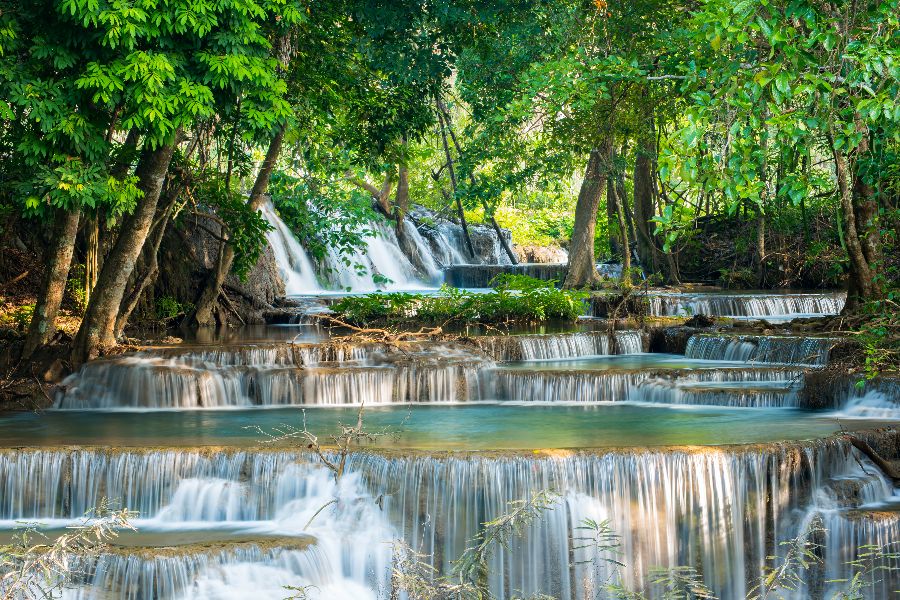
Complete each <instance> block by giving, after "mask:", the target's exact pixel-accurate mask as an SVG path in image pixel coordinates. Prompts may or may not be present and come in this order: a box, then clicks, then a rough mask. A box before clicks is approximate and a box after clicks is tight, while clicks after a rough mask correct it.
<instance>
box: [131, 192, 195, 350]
mask: <svg viewBox="0 0 900 600" xmlns="http://www.w3.org/2000/svg"><path fill="white" fill-rule="evenodd" d="M167 188H168V189H167V190H166V194H165V202H164V203H163V205H160V206H159V208H158V210H157V214H156V218H155V219H154V222H153V226H152V228H151V230H150V234H149V235H148V236H147V242H146V243H145V244H144V249H143V251H142V252H141V257H140V261H139V265H138V267H137V268H136V269H135V277H134V278H133V279H134V283H133V284H132V286H131V288H130V289H129V291H128V293H126V294H125V296H124V298H123V300H122V306H121V307H120V308H119V316H118V317H116V337H117V338H118V337H120V336H121V335H122V332H123V331H125V326H126V325H127V324H128V319H130V318H131V313H133V312H134V309H135V308H137V305H138V302H140V300H141V296H142V295H143V293H144V290H146V289H147V287H149V286H152V285H153V283H154V282H155V281H156V276H157V275H158V274H159V260H158V255H159V247H160V245H161V244H162V240H163V237H164V236H165V233H166V228H167V227H168V225H169V218H170V217H171V216H172V209H173V208H174V207H175V202H176V201H177V200H178V196H179V195H180V193H181V190H182V189H183V188H182V186H181V185H175V184H173V183H172V182H171V181H170V182H169V184H168V186H167Z"/></svg>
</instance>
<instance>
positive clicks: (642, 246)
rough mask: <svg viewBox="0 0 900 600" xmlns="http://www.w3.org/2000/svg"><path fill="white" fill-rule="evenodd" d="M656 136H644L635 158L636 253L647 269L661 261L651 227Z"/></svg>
mask: <svg viewBox="0 0 900 600" xmlns="http://www.w3.org/2000/svg"><path fill="white" fill-rule="evenodd" d="M655 145H656V144H655V140H653V139H652V138H651V137H647V138H646V139H644V140H641V141H640V142H639V143H638V145H637V152H636V153H635V158H634V221H635V229H636V231H637V253H638V258H640V260H641V265H642V266H643V267H644V269H645V270H647V271H648V274H649V273H657V272H659V271H661V270H662V261H661V257H660V256H659V252H658V250H657V248H656V243H655V241H654V239H653V237H654V236H653V233H652V230H651V227H653V225H652V221H651V219H652V218H653V217H654V216H655V215H656V211H655V209H654V203H655V202H654V200H655V199H654V193H653V191H654V187H653V186H654V183H655V180H654V178H653V155H655V153H656V152H655Z"/></svg>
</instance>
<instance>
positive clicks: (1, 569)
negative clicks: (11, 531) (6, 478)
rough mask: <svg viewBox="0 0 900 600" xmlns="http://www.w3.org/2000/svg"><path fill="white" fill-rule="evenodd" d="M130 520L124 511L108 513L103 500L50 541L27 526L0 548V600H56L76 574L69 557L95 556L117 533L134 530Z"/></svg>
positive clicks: (34, 528)
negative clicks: (80, 519) (76, 522)
mask: <svg viewBox="0 0 900 600" xmlns="http://www.w3.org/2000/svg"><path fill="white" fill-rule="evenodd" d="M134 516H135V513H133V512H132V511H129V510H127V509H121V510H112V509H111V508H110V503H109V501H107V500H103V501H102V502H101V503H100V505H99V506H97V507H96V508H94V509H93V510H91V511H89V512H88V513H87V515H85V517H84V519H82V521H81V522H80V523H78V524H76V525H72V526H70V527H67V528H66V533H64V534H62V535H60V536H59V537H57V538H56V539H54V540H50V539H48V538H47V536H45V535H44V534H43V533H41V531H40V529H39V526H38V525H37V524H30V525H27V526H26V527H24V528H23V529H21V530H20V531H19V532H18V534H17V535H16V536H14V537H13V539H12V541H10V542H9V543H8V544H4V545H0V597H2V598H16V599H24V600H30V599H32V598H35V599H36V598H55V597H57V594H58V592H60V591H61V589H62V588H63V587H65V586H66V585H67V584H68V583H69V582H70V581H71V580H72V579H73V577H74V576H76V575H77V574H78V573H77V571H78V569H77V568H75V567H73V563H72V560H73V557H76V556H77V557H85V556H96V555H98V554H99V553H100V552H101V551H102V550H103V549H105V548H106V547H107V545H108V543H109V542H110V541H112V540H114V539H115V538H116V537H118V534H119V533H118V532H119V530H121V529H130V530H134V527H133V526H132V525H131V523H130V520H131V519H133V518H134ZM37 538H44V539H45V540H46V541H45V542H41V541H39V540H38V539H37Z"/></svg>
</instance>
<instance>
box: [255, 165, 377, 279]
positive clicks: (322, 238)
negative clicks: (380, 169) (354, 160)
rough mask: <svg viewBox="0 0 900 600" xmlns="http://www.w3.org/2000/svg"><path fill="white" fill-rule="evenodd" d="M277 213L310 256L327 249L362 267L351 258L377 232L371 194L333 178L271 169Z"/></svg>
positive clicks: (320, 254)
mask: <svg viewBox="0 0 900 600" xmlns="http://www.w3.org/2000/svg"><path fill="white" fill-rule="evenodd" d="M269 192H270V194H271V196H272V203H273V204H274V206H275V208H276V210H277V211H278V214H279V215H280V216H281V218H282V219H283V220H284V222H285V223H286V224H287V226H288V227H289V228H290V229H291V231H292V232H293V233H294V235H296V236H297V238H298V239H299V240H300V241H301V242H302V244H303V246H304V248H305V249H306V250H307V252H309V253H310V254H311V255H312V256H314V257H316V258H317V259H322V258H323V257H324V256H325V255H326V254H328V253H329V251H334V252H336V253H337V254H338V255H339V256H341V257H342V260H343V262H344V266H345V267H347V268H353V269H356V270H357V271H360V270H364V269H365V267H363V266H362V265H359V264H357V263H355V262H354V261H353V260H352V257H353V255H354V254H355V253H356V252H358V251H359V250H361V249H363V248H365V245H366V241H365V239H366V238H367V237H372V236H376V235H378V230H377V229H376V228H375V224H376V223H377V222H378V221H379V220H380V219H381V217H380V216H379V215H377V214H376V213H375V211H374V210H373V209H372V201H371V197H369V196H368V195H367V194H365V193H361V192H360V191H358V190H356V189H354V188H347V187H346V184H344V186H343V187H342V186H341V185H340V184H339V183H338V182H337V181H334V180H332V181H331V182H330V183H321V182H317V181H313V180H311V179H308V178H307V179H303V178H299V177H293V176H291V175H288V174H286V173H283V172H278V173H274V174H273V175H272V181H271V182H270V184H269Z"/></svg>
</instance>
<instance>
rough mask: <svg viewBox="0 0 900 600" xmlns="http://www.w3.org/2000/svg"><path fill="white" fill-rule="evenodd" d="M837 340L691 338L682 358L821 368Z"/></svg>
mask: <svg viewBox="0 0 900 600" xmlns="http://www.w3.org/2000/svg"><path fill="white" fill-rule="evenodd" d="M838 341H839V340H838V339H837V338H825V337H796V336H768V335H713V334H709V335H707V334H701V335H694V336H691V338H690V339H689V340H688V343H687V348H686V350H685V356H687V357H688V358H700V359H704V360H727V361H737V362H757V363H789V364H807V365H817V366H821V365H824V364H825V363H827V362H828V354H829V352H830V351H831V348H832V346H834V345H835V344H836V343H837V342H838Z"/></svg>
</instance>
